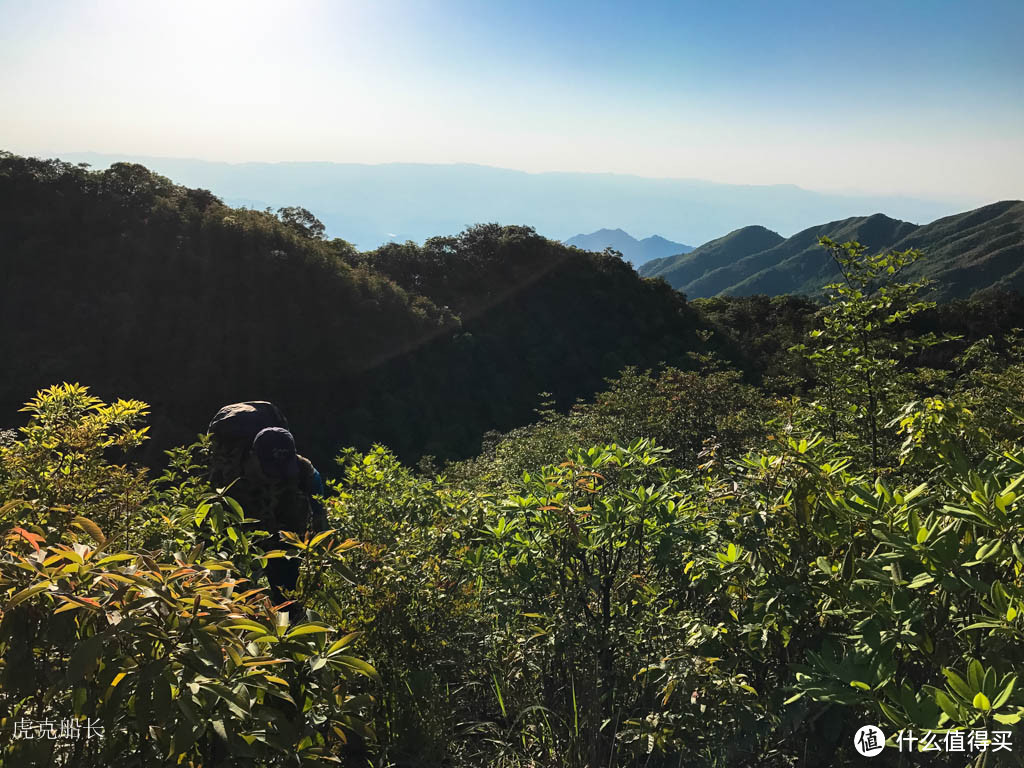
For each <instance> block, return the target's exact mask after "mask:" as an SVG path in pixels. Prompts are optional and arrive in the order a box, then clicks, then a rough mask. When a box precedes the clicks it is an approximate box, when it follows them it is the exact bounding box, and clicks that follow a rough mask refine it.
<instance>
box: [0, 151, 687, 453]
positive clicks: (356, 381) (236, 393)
mask: <svg viewBox="0 0 1024 768" xmlns="http://www.w3.org/2000/svg"><path fill="white" fill-rule="evenodd" d="M0 243H2V244H3V248H2V251H0V270H2V272H3V274H4V276H5V277H4V280H3V282H2V283H0V325H2V327H3V328H4V329H5V332H4V333H3V334H2V335H0V359H3V360H5V361H17V365H15V366H13V367H10V366H9V367H8V370H7V372H6V375H5V376H3V377H2V380H0V426H4V425H7V424H11V423H14V421H15V419H16V416H15V414H16V411H17V409H18V407H19V406H20V404H21V403H22V402H24V399H25V396H26V393H31V392H34V391H36V390H37V389H39V388H41V387H43V386H46V385H47V384H48V383H50V382H53V381H64V380H68V381H75V380H79V381H83V382H88V383H89V384H90V385H91V386H92V387H93V388H94V390H95V391H96V392H97V394H99V395H101V396H109V395H112V394H113V393H116V392H129V391H130V392H133V393H134V394H135V395H137V396H138V397H140V398H144V399H145V400H146V401H147V402H149V403H151V404H153V405H154V407H155V410H156V412H157V413H158V414H159V419H161V421H159V422H158V423H155V424H154V425H153V426H154V432H157V433H158V434H159V435H160V440H159V441H156V443H155V448H163V447H166V446H168V445H171V444H174V443H179V442H182V441H184V440H187V439H189V438H190V437H191V436H193V435H195V434H196V432H198V431H199V430H200V429H202V428H204V427H205V424H206V422H207V420H208V419H209V417H210V416H211V415H212V414H213V413H214V412H215V411H216V409H217V408H218V407H219V406H220V405H222V404H223V403H225V402H233V401H237V400H243V399H254V398H257V399H271V400H274V401H275V402H278V403H279V404H280V405H281V407H282V408H283V409H284V411H285V412H286V413H288V414H289V417H290V419H291V420H292V421H293V422H294V424H293V426H295V427H296V432H297V433H298V434H300V435H302V439H303V440H304V441H305V443H304V444H303V445H301V446H300V448H301V449H302V450H304V451H307V452H309V453H311V454H312V455H313V456H314V457H319V458H321V459H322V460H324V461H327V460H329V458H330V457H331V456H332V455H333V454H334V452H335V451H336V450H337V448H338V447H339V446H340V445H344V444H353V445H361V446H369V445H370V444H372V443H373V442H375V441H381V442H385V443H387V444H388V445H389V446H392V447H393V448H395V449H397V450H398V451H399V452H400V453H401V455H403V456H405V457H411V458H413V459H415V458H416V457H418V456H419V455H421V454H423V453H431V454H435V455H438V456H441V457H450V456H459V455H468V454H470V453H472V452H474V451H476V450H477V449H478V447H479V444H480V438H481V435H482V434H483V433H484V432H486V431H488V430H491V429H508V428H511V427H514V426H517V425H520V424H523V423H525V422H527V421H529V420H530V419H531V418H532V416H533V413H534V409H535V408H536V407H537V405H538V393H540V392H546V393H551V396H552V397H553V399H554V401H555V402H556V403H557V404H559V405H561V406H568V405H570V404H571V403H573V402H574V401H575V400H576V399H577V398H579V397H586V396H589V395H590V394H592V393H593V392H594V391H596V390H597V389H599V388H600V387H601V386H603V383H604V380H605V378H607V377H609V376H612V375H614V374H615V373H617V372H618V371H619V370H620V369H621V368H622V367H623V366H625V365H631V364H633V365H641V366H652V365H656V364H657V363H658V362H659V361H665V362H669V363H672V362H675V363H678V364H685V362H686V353H687V352H688V351H689V350H692V349H696V348H697V347H698V346H699V345H700V344H701V343H702V342H701V341H700V339H699V338H698V336H697V331H698V330H699V328H700V326H701V324H702V321H701V320H700V319H699V316H698V315H697V313H696V312H695V311H694V310H693V309H692V308H691V307H690V306H689V305H687V303H686V301H685V300H684V299H683V298H682V297H681V296H679V295H678V294H677V293H675V292H674V291H672V290H670V289H669V288H668V287H667V286H665V285H663V284H662V285H657V284H654V283H651V282H649V281H643V280H640V279H638V278H637V276H636V274H635V273H634V272H633V270H632V268H631V267H630V266H629V265H628V264H626V263H625V262H623V261H621V260H620V259H618V258H615V257H613V256H606V255H602V254H592V253H587V252H584V251H580V250H578V249H573V248H569V247H566V246H563V245H561V244H559V243H556V242H553V241H550V240H547V239H545V238H543V237H540V236H538V235H537V234H536V233H535V232H534V231H533V230H532V229H530V228H528V227H502V226H498V225H496V224H492V225H480V226H476V227H472V228H470V229H468V230H466V231H465V232H463V233H461V234H460V235H457V236H454V237H444V238H433V239H431V240H428V241H427V243H426V244H424V246H422V247H420V246H416V245H415V244H411V243H410V244H406V245H396V244H391V245H387V246H385V247H383V248H381V249H379V250H377V251H374V252H370V253H366V254H359V253H357V252H356V251H355V249H354V248H353V247H352V246H351V245H349V244H348V243H347V242H345V241H344V240H340V239H335V240H325V239H324V238H323V235H322V228H321V227H320V224H319V222H317V221H316V220H315V219H314V218H313V217H312V216H311V215H310V214H308V212H305V211H303V210H302V209H282V210H281V211H280V212H279V214H278V215H275V214H273V213H271V212H269V211H254V210H246V209H236V208H230V207H228V206H226V205H224V204H223V203H222V202H221V201H220V200H218V199H217V198H216V197H215V196H214V195H212V194H211V193H209V192H207V191H205V190H196V189H187V188H185V187H181V186H177V185H175V184H174V183H173V182H171V181H170V180H169V179H166V178H164V177H162V176H159V175H157V174H153V173H151V172H150V171H148V170H147V169H146V168H144V167H143V166H140V165H130V164H116V165H114V166H112V167H111V168H109V169H107V170H104V171H102V172H93V171H90V170H88V169H86V168H84V167H80V166H76V165H72V164H69V163H62V162H59V161H44V160H35V159H25V158H21V157H17V156H14V155H11V154H7V153H5V154H0ZM453 414H456V416H454V417H453ZM153 453H154V455H155V456H159V453H158V452H157V451H156V450H155V449H154V450H153Z"/></svg>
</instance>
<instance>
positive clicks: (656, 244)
mask: <svg viewBox="0 0 1024 768" xmlns="http://www.w3.org/2000/svg"><path fill="white" fill-rule="evenodd" d="M565 244H566V245H572V246H575V247H577V248H582V249H583V250H584V251H603V250H604V249H605V248H612V249H613V250H616V251H618V252H619V253H621V254H622V255H623V256H625V258H626V261H628V262H629V263H630V264H632V265H633V266H635V267H639V266H641V265H643V264H646V263H647V262H649V261H652V260H654V259H660V258H665V257H666V256H674V255H676V254H679V253H689V252H690V251H692V250H693V246H692V245H683V244H682V243H676V242H673V241H672V240H667V239H666V238H664V237H662V236H661V235H651V236H650V237H645V238H644V239H643V240H637V239H636V238H635V237H633V236H632V235H631V234H629V233H628V232H624V231H622V230H621V229H599V230H597V232H591V233H590V234H589V235H576V236H574V237H570V238H569V239H568V240H566V241H565Z"/></svg>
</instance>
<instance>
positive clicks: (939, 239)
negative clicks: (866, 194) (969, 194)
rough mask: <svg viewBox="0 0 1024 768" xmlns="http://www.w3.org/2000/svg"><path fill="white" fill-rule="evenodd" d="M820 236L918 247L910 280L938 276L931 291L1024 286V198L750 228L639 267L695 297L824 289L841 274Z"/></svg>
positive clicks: (871, 245) (955, 294)
mask: <svg viewBox="0 0 1024 768" xmlns="http://www.w3.org/2000/svg"><path fill="white" fill-rule="evenodd" d="M821 237H830V238H831V239H833V240H835V241H837V242H845V241H848V240H856V241H857V242H859V243H861V244H863V245H865V246H867V247H868V249H869V250H870V251H872V252H876V251H881V250H905V249H907V248H919V249H921V250H923V251H924V252H925V254H926V258H925V259H922V260H921V261H919V262H918V263H917V264H915V265H914V267H913V268H912V269H911V270H909V271H908V277H922V276H927V277H929V278H930V279H932V280H934V281H935V285H934V286H933V287H932V289H931V292H932V295H933V296H935V297H938V298H966V297H969V296H971V295H972V294H975V293H977V292H979V291H984V290H987V289H1016V290H1024V202H1021V201H1019V200H1005V201H1003V202H999V203H993V204H992V205H986V206H984V207H982V208H978V209H976V210H973V211H967V212H965V213H959V214H955V215H953V216H947V217H944V218H941V219H938V220H937V221H933V222H931V223H930V224H925V225H922V226H918V225H916V224H911V223H909V222H906V221H899V220H897V219H893V218H890V217H888V216H885V215H883V214H880V213H878V214H874V215H872V216H857V217H853V218H848V219H842V220H839V221H832V222H829V223H827V224H821V225H818V226H815V227H810V228H808V229H805V230H803V231H801V232H798V233H797V234H795V235H793V236H792V237H789V238H784V237H783V236H782V235H780V234H778V233H777V232H773V231H771V230H770V229H767V228H765V227H763V226H747V227H742V228H740V229H737V230H735V231H733V232H730V233H729V234H728V235H725V236H724V237H720V238H717V239H715V240H712V241H710V242H707V243H704V244H703V245H701V246H699V247H698V248H695V249H694V250H693V251H691V252H690V253H686V254H679V255H676V256H670V257H667V258H663V259H656V260H654V261H651V262H648V263H646V264H644V265H643V266H641V267H640V269H639V272H640V274H641V275H642V276H644V277H662V278H664V279H665V280H667V281H668V282H669V284H670V285H672V287H673V288H677V289H678V290H680V291H682V292H683V293H685V294H686V295H687V296H688V297H690V298H701V297H709V296H715V295H719V294H724V295H732V296H751V295H754V294H770V295H779V294H784V293H802V294H808V295H814V294H815V293H819V292H820V291H821V288H822V287H823V286H824V285H826V284H827V283H830V282H833V281H835V280H836V279H838V277H839V273H838V272H837V270H836V268H835V266H834V265H833V264H832V262H831V261H830V260H829V259H828V257H827V255H826V253H825V252H824V250H823V249H822V248H821V247H820V246H819V245H818V240H819V238H821Z"/></svg>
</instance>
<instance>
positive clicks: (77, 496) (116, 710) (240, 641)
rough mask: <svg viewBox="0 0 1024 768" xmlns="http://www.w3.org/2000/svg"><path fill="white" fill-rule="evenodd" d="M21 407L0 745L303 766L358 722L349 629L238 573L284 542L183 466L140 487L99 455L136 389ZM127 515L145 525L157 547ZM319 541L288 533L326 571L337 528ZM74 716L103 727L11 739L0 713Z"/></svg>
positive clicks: (7, 456)
mask: <svg viewBox="0 0 1024 768" xmlns="http://www.w3.org/2000/svg"><path fill="white" fill-rule="evenodd" d="M28 409H29V410H30V411H31V413H32V414H33V418H32V421H31V422H30V424H29V425H28V426H27V427H25V428H23V430H22V433H23V435H22V439H21V440H18V441H15V442H13V443H12V444H10V445H5V446H3V447H2V448H0V468H2V469H0V490H2V492H3V495H2V496H0V499H4V503H3V504H2V506H0V521H2V528H0V531H2V535H3V542H4V544H3V549H2V552H0V595H2V597H3V603H2V611H3V612H2V619H0V658H2V662H0V664H2V667H0V681H2V685H0V719H2V725H3V730H2V731H0V733H2V734H3V735H2V737H0V738H2V740H3V741H2V744H3V754H4V760H5V762H8V763H10V764H17V765H26V766H28V765H55V764H56V765H73V766H99V765H118V766H121V765H124V766H130V765H140V766H148V765H159V764H168V765H196V766H198V765H210V764H217V765H229V764H231V765H234V764H238V765H242V764H257V765H299V764H309V765H313V764H317V763H318V762H320V761H324V760H330V759H332V758H333V757H334V756H336V755H338V754H340V752H341V750H342V749H343V746H344V744H345V742H346V741H347V740H348V739H349V736H350V735H352V734H356V735H358V736H360V737H361V738H363V739H370V738H372V732H371V730H370V729H369V728H368V727H367V725H366V723H365V720H364V715H365V712H366V711H368V710H369V709H370V708H371V707H372V704H373V700H372V698H371V696H370V695H369V690H368V689H364V688H363V687H361V686H360V684H359V682H358V680H357V678H359V677H360V676H365V677H368V678H376V672H375V671H374V670H373V668H372V667H371V666H370V665H368V664H367V663H366V662H364V661H362V660H361V659H359V658H358V657H355V656H352V655H350V651H349V646H350V644H351V643H352V642H353V641H354V640H355V638H356V635H355V634H352V633H347V634H345V633H338V632H336V631H335V630H334V628H333V627H332V626H331V625H329V624H327V623H325V622H323V621H320V620H319V617H317V616H313V617H312V618H313V619H314V620H311V621H303V622H300V623H297V624H294V625H291V626H289V624H288V620H287V614H286V613H282V612H279V610H277V609H276V607H275V606H271V605H270V602H269V600H268V599H267V598H266V596H265V595H264V592H263V590H261V589H259V588H258V587H256V586H255V585H254V584H253V583H252V581H251V579H250V578H249V575H250V574H252V573H253V571H254V570H255V569H256V568H257V566H258V564H259V563H260V562H263V563H265V562H266V559H267V558H268V557H279V556H293V555H289V554H286V553H285V552H284V551H280V550H279V551H276V552H270V553H264V552H261V551H258V550H254V549H253V548H252V546H251V544H250V536H252V535H254V534H255V533H258V532H253V531H251V530H248V529H247V525H246V524H245V522H244V518H243V516H242V511H241V509H239V508H238V505H237V504H236V503H235V502H234V501H233V500H232V499H230V498H229V497H227V496H225V495H224V494H223V493H222V492H216V491H210V490H209V489H205V490H204V489H202V488H201V483H200V482H199V481H197V480H195V479H193V480H192V481H190V482H189V483H186V484H184V485H180V486H178V487H176V488H175V489H173V490H165V491H163V493H162V494H161V493H157V492H156V491H155V490H154V489H153V487H152V486H151V485H150V484H149V483H148V482H147V481H146V480H145V478H144V475H143V474H142V473H140V472H138V471H134V470H131V469H130V468H128V467H127V466H124V465H118V464H114V463H112V462H111V461H110V460H108V458H107V455H108V453H109V451H110V450H111V449H121V448H130V447H134V446H136V445H137V444H138V443H139V441H140V440H141V438H142V437H143V430H141V429H136V428H135V426H134V424H135V423H136V422H137V420H138V419H139V418H141V416H142V415H143V414H144V413H145V406H144V405H143V404H141V403H137V402H133V401H127V402H126V401H118V402H117V403H114V404H112V405H110V406H107V405H104V404H103V403H101V402H99V401H98V400H97V399H96V398H93V397H91V396H89V395H88V394H87V392H86V390H85V389H84V388H83V387H79V386H77V385H64V386H61V387H54V388H51V389H49V390H46V391H45V392H40V393H39V395H38V396H37V397H36V398H35V399H34V400H33V401H32V402H31V403H30V404H29V406H28ZM179 458H180V457H179ZM12 496H13V497H14V498H12ZM196 496H199V498H200V504H199V506H198V507H193V506H179V505H178V504H176V503H174V500H175V499H178V500H181V499H188V498H193V497H196ZM84 512H88V513H89V514H90V515H91V517H88V518H87V517H85V515H84V514H82V513H84ZM147 516H149V517H148V518H147ZM156 518H159V523H158V524H155V519H156ZM140 520H142V521H145V522H144V523H143V525H141V526H139V521H140ZM100 521H102V523H103V524H102V525H101V524H100ZM136 528H139V529H140V530H142V531H147V530H148V532H149V534H150V537H151V536H152V534H153V533H154V531H157V530H159V531H160V532H161V535H162V538H161V540H160V541H159V547H150V546H148V545H147V546H146V547H142V546H141V544H142V543H143V542H142V540H141V539H140V534H139V532H138V531H137V530H136ZM332 541H333V536H332V535H331V534H326V535H325V534H320V535H318V536H317V537H315V538H314V539H312V540H311V541H308V542H298V541H297V542H295V545H296V548H297V549H298V550H301V552H302V554H301V556H302V558H303V562H304V567H306V568H307V570H308V567H309V566H310V564H319V566H320V567H323V566H324V565H325V564H326V565H327V566H330V565H332V564H335V565H338V566H339V570H341V564H340V558H341V557H342V554H343V552H344V551H346V550H348V549H351V548H352V546H353V545H354V542H350V543H344V542H343V543H340V544H333V545H332V544H331V542H332ZM129 542H134V544H135V546H133V547H132V548H129V547H128V543H129ZM151 543H152V542H150V544H151ZM79 719H82V721H83V722H85V721H88V724H89V725H90V727H91V725H92V724H95V725H97V726H98V727H100V728H102V730H103V738H102V739H85V738H79V739H72V740H67V739H64V740H54V739H50V738H38V739H14V738H13V731H14V729H15V723H17V722H34V723H40V722H42V723H49V724H50V726H51V727H52V726H53V725H54V724H64V723H68V722H75V723H77V722H79Z"/></svg>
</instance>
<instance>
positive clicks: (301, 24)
mask: <svg viewBox="0 0 1024 768" xmlns="http://www.w3.org/2000/svg"><path fill="white" fill-rule="evenodd" d="M1022 31H1024V2H1020V0H1017V1H1016V2H992V1H984V0H983V1H980V2H944V1H943V0H931V1H930V2H898V1H894V0H890V2H886V3H881V2H870V1H868V2H856V3H854V2H850V3H829V2H784V1H782V0H780V1H779V2H771V3H752V2H728V1H722V2H702V3H690V2H678V3H667V2H649V3H609V2H587V3H582V2H514V3H506V2H497V1H494V0H492V1H490V2H479V1H478V2H467V1H465V0H450V1H444V0H438V1H437V2H411V1H409V0H375V1H374V2H362V1H360V2H350V1H349V0H322V1H318V0H293V1H290V2H280V1H279V0H275V2H269V1H265V0H251V1H250V2H235V1H234V0H178V1H177V2H173V3H172V2H144V1H142V0H135V1H134V2H128V1H127V0H91V1H90V0H47V2H34V3H30V2H25V1H23V0H19V1H18V2H15V1H14V0H0V71H2V72H3V73H4V76H3V77H2V78H0V104H3V105H4V108H3V109H2V110H0V147H4V148H8V149H11V150H14V151H18V152H31V153H39V154H50V153H55V152H62V151H64V152H70V151H82V150H94V151H99V152H112V153H125V154H136V155H138V154H146V155H163V156H179V157H200V158H204V159H211V160H228V161H244V160H264V161H276V160H330V161H339V162H368V163H380V162H393V161H413V162H472V163H481V164H486V165H495V166H503V167H509V168H518V169H522V170H527V171H550V170H564V171H594V172H609V171H610V172H616V173H634V174H638V175H644V176H668V177H685V178H703V179H710V180H713V181H722V182H730V183H751V184H768V183H791V184H798V185H800V186H804V187H808V188H811V189H848V190H857V191H863V192H871V193H880V194H882V193H884V194H894V193H895V194H910V195H917V196H925V197H932V198H939V199H963V200H970V201H972V202H987V201H990V200H995V199H1001V198H1008V197H1015V198H1020V197H1024V188H1022V183H1024V182H1022V179H1024V53H1022V50H1024V45H1022V44H1021V42H1020V37H1021V34H1022Z"/></svg>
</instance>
